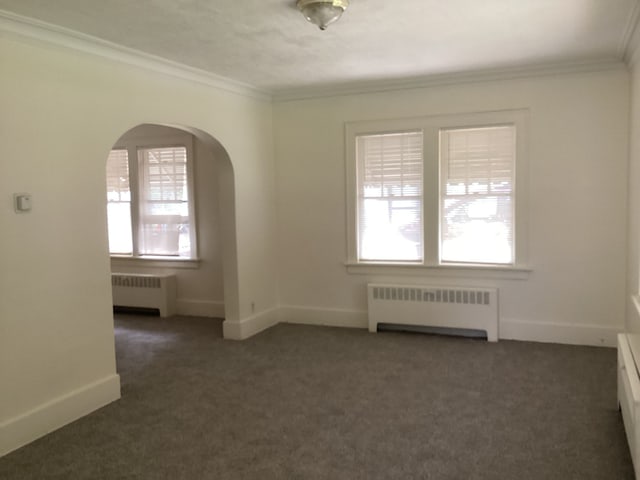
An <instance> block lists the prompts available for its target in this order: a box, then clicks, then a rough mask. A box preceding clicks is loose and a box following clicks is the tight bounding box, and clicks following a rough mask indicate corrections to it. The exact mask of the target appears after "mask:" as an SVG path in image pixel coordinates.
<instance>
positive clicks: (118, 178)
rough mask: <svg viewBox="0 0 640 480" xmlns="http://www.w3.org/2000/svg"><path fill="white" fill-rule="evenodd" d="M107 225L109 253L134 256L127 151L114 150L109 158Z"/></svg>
mask: <svg viewBox="0 0 640 480" xmlns="http://www.w3.org/2000/svg"><path fill="white" fill-rule="evenodd" d="M107 224H108V229H109V252H110V253H116V254H129V255H130V254H132V253H133V244H132V236H131V190H130V188H129V159H128V154H127V151H126V150H112V151H111V152H110V153H109V157H108V158H107Z"/></svg>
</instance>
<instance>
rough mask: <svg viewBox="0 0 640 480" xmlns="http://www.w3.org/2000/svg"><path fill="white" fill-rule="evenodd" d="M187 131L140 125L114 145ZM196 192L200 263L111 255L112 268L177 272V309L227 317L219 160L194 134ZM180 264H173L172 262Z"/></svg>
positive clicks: (182, 313) (171, 135)
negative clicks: (160, 263) (159, 262)
mask: <svg viewBox="0 0 640 480" xmlns="http://www.w3.org/2000/svg"><path fill="white" fill-rule="evenodd" d="M179 135H185V132H184V131H180V130H178V129H175V128H171V127H166V126H160V125H140V126H138V127H134V128H133V129H131V130H129V131H127V132H126V133H124V135H123V136H122V137H120V138H119V139H118V141H117V142H116V145H115V146H118V145H120V144H126V143H127V142H128V141H131V142H135V141H136V140H140V139H144V140H145V141H147V142H148V141H149V140H150V139H157V141H161V139H162V138H167V137H176V136H179ZM186 135H189V136H191V137H192V138H193V150H194V153H193V159H194V165H193V167H194V185H193V186H194V194H195V206H196V228H197V240H198V258H199V262H198V263H197V265H194V264H191V263H188V262H185V263H183V264H181V263H175V262H164V263H163V266H162V267H157V266H149V264H154V263H156V262H149V261H144V260H126V259H121V258H112V259H111V271H112V272H121V273H145V274H174V275H175V276H176V279H177V301H176V311H177V313H178V314H180V315H197V316H203V317H219V318H223V317H224V287H223V274H222V247H221V244H220V235H219V232H220V220H219V218H218V216H219V215H218V214H219V205H218V161H219V159H218V158H216V156H215V155H214V152H213V151H212V149H211V148H210V147H209V146H208V145H206V144H205V143H204V142H203V141H201V140H200V139H198V138H196V137H193V136H192V135H191V134H190V133H188V132H187V133H186ZM172 264H173V265H177V266H170V265H172Z"/></svg>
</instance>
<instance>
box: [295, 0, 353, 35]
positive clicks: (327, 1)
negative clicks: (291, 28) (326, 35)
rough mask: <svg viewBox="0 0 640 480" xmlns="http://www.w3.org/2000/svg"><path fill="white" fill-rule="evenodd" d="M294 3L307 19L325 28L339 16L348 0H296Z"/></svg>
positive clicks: (345, 7) (346, 5) (347, 4)
mask: <svg viewBox="0 0 640 480" xmlns="http://www.w3.org/2000/svg"><path fill="white" fill-rule="evenodd" d="M296 5H298V8H299V9H300V11H301V12H302V14H303V15H304V16H305V18H306V19H307V20H309V21H310V22H311V23H315V24H316V25H317V26H318V27H320V30H325V29H326V28H327V27H328V26H329V25H330V24H332V23H333V22H335V21H336V20H338V19H339V18H340V16H341V15H342V12H344V11H345V10H346V9H347V7H348V6H349V0H297V1H296Z"/></svg>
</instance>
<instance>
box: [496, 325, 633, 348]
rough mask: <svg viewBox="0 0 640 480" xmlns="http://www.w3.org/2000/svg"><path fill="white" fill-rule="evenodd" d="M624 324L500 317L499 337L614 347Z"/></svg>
mask: <svg viewBox="0 0 640 480" xmlns="http://www.w3.org/2000/svg"><path fill="white" fill-rule="evenodd" d="M623 331H624V326H623V325H620V326H618V327H604V326H599V325H584V324H576V323H551V322H531V321H526V320H513V319H500V338H501V339H504V340H523V341H528V342H543V343H564V344H568V345H589V346H594V347H615V346H616V345H617V336H618V334H619V333H622V332H623Z"/></svg>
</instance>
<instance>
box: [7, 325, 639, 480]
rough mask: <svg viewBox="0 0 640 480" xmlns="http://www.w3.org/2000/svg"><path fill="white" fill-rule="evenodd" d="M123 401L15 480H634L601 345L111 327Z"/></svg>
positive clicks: (63, 437) (50, 444) (53, 440)
mask: <svg viewBox="0 0 640 480" xmlns="http://www.w3.org/2000/svg"><path fill="white" fill-rule="evenodd" d="M116 327H117V328H116V350H117V361H118V372H119V373H120V375H121V379H122V399H121V400H120V401H118V402H115V403H113V404H111V405H109V406H107V407H105V408H103V409H101V410H99V411H98V412H95V413H93V414H91V415H89V416H87V417H85V418H83V419H81V420H79V421H77V422H75V423H73V424H71V425H69V426H67V427H65V428H63V429H60V430H58V431H56V432H54V433H52V434H50V435H48V436H46V437H44V438H42V439H40V440H38V441H36V442H34V443H32V444H31V445H28V446H27V447H24V448H22V449H20V450H18V451H16V452H13V453H11V454H9V455H7V456H5V457H4V458H2V459H0V478H1V479H3V480H14V479H38V480H44V479H64V480H72V479H95V480H103V479H105V480H106V479H172V480H178V479H184V480H187V479H188V480H198V479H259V480H269V479H332V480H334V479H348V480H358V479H380V480H383V479H384V480H390V479H403V480H406V479H433V480H441V479H442V480H444V479H450V480H454V479H455V480H466V479H473V480H480V479H491V480H501V479H505V480H507V479H508V480H513V479H519V480H526V479H535V480H552V479H559V480H560V479H561V480H569V479H580V480H586V479H607V480H610V479H615V480H622V479H633V468H632V465H631V459H630V456H629V451H628V448H627V444H626V439H625V435H624V430H623V426H622V421H621V418H620V414H619V412H618V409H617V405H616V377H615V375H616V353H615V350H613V349H604V348H590V347H572V346H564V345H548V344H535V343H525V342H511V341H500V342H498V343H487V342H485V341H481V340H469V339H460V338H450V337H437V336H428V335H421V334H406V333H389V332H386V333H378V334H370V333H368V332H366V331H364V330H351V329H337V328H326V327H310V326H298V325H278V326H276V327H274V328H272V329H270V330H268V331H266V332H263V333H262V334H260V335H257V336H255V337H253V338H251V339H249V340H246V341H243V342H234V341H223V340H222V326H221V321H218V320H210V319H199V318H187V317H185V318H173V319H169V320H163V319H159V318H157V317H136V316H127V315H125V316H118V317H117V319H116Z"/></svg>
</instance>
